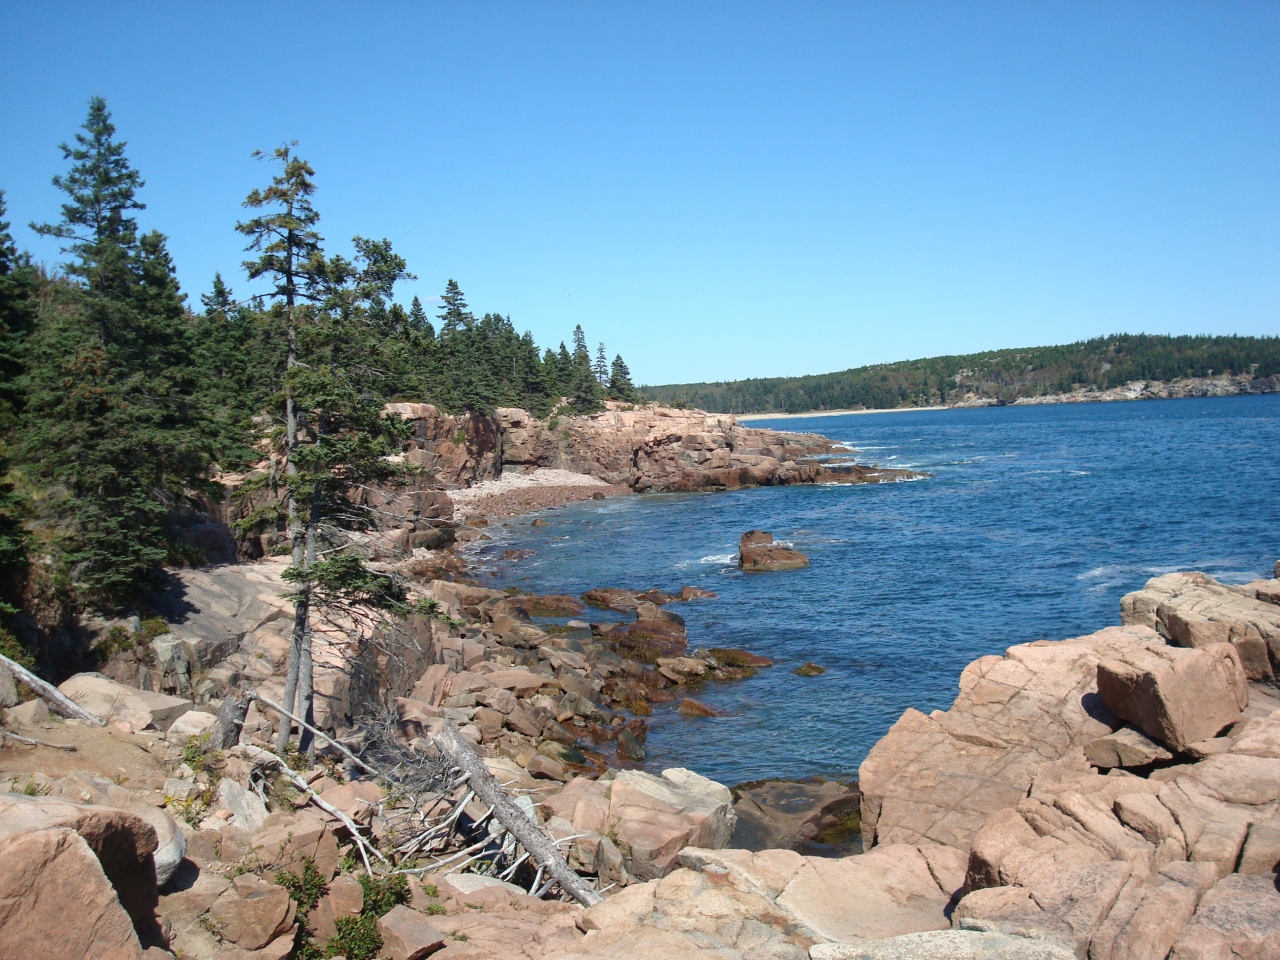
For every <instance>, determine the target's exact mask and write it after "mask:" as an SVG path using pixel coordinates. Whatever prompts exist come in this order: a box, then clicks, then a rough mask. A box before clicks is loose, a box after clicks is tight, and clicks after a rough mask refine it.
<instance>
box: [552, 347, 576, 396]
mask: <svg viewBox="0 0 1280 960" xmlns="http://www.w3.org/2000/svg"><path fill="white" fill-rule="evenodd" d="M556 377H557V379H558V380H559V381H560V391H561V392H562V393H565V394H567V393H568V392H569V384H570V383H571V382H572V380H573V357H572V356H570V355H569V349H568V348H567V347H566V346H565V345H564V341H563V340H561V341H560V351H559V352H558V353H557V354H556Z"/></svg>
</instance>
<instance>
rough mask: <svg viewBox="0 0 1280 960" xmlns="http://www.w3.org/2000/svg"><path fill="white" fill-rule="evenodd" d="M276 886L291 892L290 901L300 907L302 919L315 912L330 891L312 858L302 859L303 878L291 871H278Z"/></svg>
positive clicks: (299, 913)
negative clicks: (322, 898)
mask: <svg viewBox="0 0 1280 960" xmlns="http://www.w3.org/2000/svg"><path fill="white" fill-rule="evenodd" d="M276 885H277V886H280V887H284V889H285V890H287V891H288V892H289V897H290V899H292V900H293V902H294V903H296V904H297V905H298V915H299V917H301V918H305V917H306V915H307V914H309V913H310V912H311V911H312V910H314V909H315V906H316V904H317V903H319V902H320V898H321V897H323V896H324V895H325V894H326V893H327V892H328V891H329V885H328V884H327V883H325V881H324V876H323V875H322V874H321V873H320V871H319V870H317V869H316V862H315V861H314V860H312V859H311V858H310V857H303V859H302V876H298V875H297V874H296V873H294V872H293V871H291V870H280V871H277V873H276Z"/></svg>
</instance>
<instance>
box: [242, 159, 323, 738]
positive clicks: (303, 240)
mask: <svg viewBox="0 0 1280 960" xmlns="http://www.w3.org/2000/svg"><path fill="white" fill-rule="evenodd" d="M294 146H296V144H286V145H284V146H280V147H277V148H276V149H275V150H274V151H273V152H272V154H271V155H270V157H269V159H270V160H272V161H273V162H275V163H278V164H279V165H280V172H279V173H278V174H277V175H276V176H274V177H273V178H272V180H271V183H270V184H269V185H268V186H267V188H266V189H265V190H257V189H255V190H253V191H252V192H251V193H250V194H249V196H248V197H246V198H245V201H244V206H245V207H247V208H249V209H251V210H270V211H271V212H269V213H264V214H260V215H259V216H257V217H254V218H252V219H251V220H248V221H245V222H243V223H237V224H236V230H237V231H238V232H240V233H241V234H243V235H244V236H246V237H248V238H249V245H248V247H247V248H246V249H248V250H251V251H256V252H258V253H259V256H258V258H257V259H256V260H246V261H245V262H244V269H245V272H246V273H247V274H248V276H249V279H250V280H256V279H258V278H259V277H270V278H271V280H272V283H273V288H272V297H273V298H274V299H275V300H276V306H277V309H281V308H282V309H283V313H284V322H285V326H286V330H287V336H288V351H287V354H286V356H285V373H284V402H285V451H284V457H285V462H284V466H285V515H286V518H287V520H288V525H289V542H290V553H291V559H292V563H291V565H290V570H293V571H300V572H303V573H305V571H306V569H307V566H308V554H309V553H310V554H311V555H312V556H314V552H315V551H314V530H315V527H316V525H317V524H318V517H312V516H311V510H309V509H306V507H307V504H305V503H303V502H301V501H302V500H303V499H304V498H305V497H306V493H308V492H312V491H304V490H303V489H302V478H301V477H300V475H299V469H298V446H299V422H298V403H297V397H296V396H295V393H296V389H297V380H298V375H299V373H300V372H301V371H299V359H298V346H299V340H300V336H301V334H302V332H303V331H302V327H303V323H304V316H303V311H302V310H301V309H300V306H301V305H300V303H299V301H301V300H304V299H306V298H308V297H309V296H310V295H311V292H312V288H313V286H314V285H315V282H316V265H317V261H318V260H319V259H320V258H322V254H321V250H320V243H321V237H320V234H319V233H318V232H317V231H316V229H315V227H316V224H317V223H319V222H320V214H319V213H317V212H316V209H315V207H314V206H313V205H312V202H311V198H312V196H313V195H314V194H315V183H314V182H313V180H312V178H313V177H314V176H315V171H314V170H312V169H311V165H310V164H309V163H307V162H306V161H305V160H303V159H302V158H301V157H296V156H294V154H293V150H292V148H293V147H294ZM254 156H255V157H257V158H259V159H267V155H266V154H264V153H263V152H262V151H260V150H259V151H256V152H255V153H254ZM317 507H318V503H317ZM308 531H311V533H312V536H311V537H308ZM309 540H310V541H311V543H310V544H309V543H308V541H309ZM309 547H310V548H311V549H310V550H309V549H308V548H309ZM311 593H312V591H311V589H310V587H309V585H308V584H307V583H305V582H303V583H301V584H300V585H299V587H298V590H297V591H296V593H295V600H294V616H293V635H292V642H291V644H290V646H289V660H288V667H287V672H286V674H285V690H284V708H285V709H286V710H290V711H291V710H293V708H294V703H295V698H297V695H298V693H299V690H298V687H299V685H300V684H301V685H302V687H303V690H302V691H301V693H302V696H301V698H298V699H300V700H301V702H302V706H303V712H304V714H305V711H306V710H307V709H309V708H310V699H311V698H310V687H311V669H312V662H311V622H310V618H311ZM288 738H289V724H287V723H281V725H280V737H279V741H278V743H277V747H278V749H280V750H283V749H284V748H285V747H286V746H287V744H288Z"/></svg>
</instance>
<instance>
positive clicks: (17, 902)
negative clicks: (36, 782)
mask: <svg viewBox="0 0 1280 960" xmlns="http://www.w3.org/2000/svg"><path fill="white" fill-rule="evenodd" d="M0 956H3V957H14V958H18V957H24V958H25V957H33V958H34V957H39V958H41V960H142V947H141V945H140V944H139V942H138V937H137V934H136V933H135V931H134V925H133V922H132V921H131V919H130V917H129V914H128V913H127V912H126V911H125V909H124V907H123V906H121V904H120V900H119V899H118V897H117V895H116V891H115V889H114V888H113V887H112V885H111V882H110V881H109V880H108V879H107V877H106V875H105V874H104V873H103V870H102V865H101V862H100V861H99V859H98V857H96V856H95V855H94V852H93V850H92V849H90V847H89V844H88V843H86V842H85V840H84V838H83V837H81V836H80V835H79V834H78V833H77V832H76V831H75V830H74V829H71V828H69V827H55V828H51V829H43V830H34V831H32V832H29V833H16V834H10V835H8V836H4V837H0Z"/></svg>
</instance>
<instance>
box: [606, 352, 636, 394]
mask: <svg viewBox="0 0 1280 960" xmlns="http://www.w3.org/2000/svg"><path fill="white" fill-rule="evenodd" d="M609 396H611V397H612V398H613V399H615V400H627V401H630V402H634V401H635V400H636V388H635V385H634V384H632V382H631V371H630V370H628V369H627V364H626V361H624V360H623V359H622V354H618V355H617V356H615V357H614V358H613V367H612V369H611V370H610V371H609Z"/></svg>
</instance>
